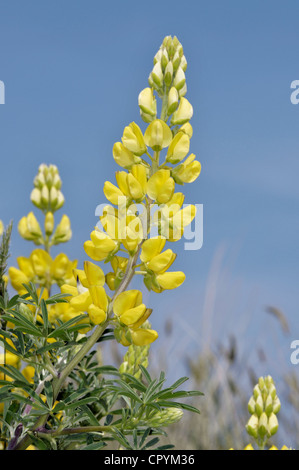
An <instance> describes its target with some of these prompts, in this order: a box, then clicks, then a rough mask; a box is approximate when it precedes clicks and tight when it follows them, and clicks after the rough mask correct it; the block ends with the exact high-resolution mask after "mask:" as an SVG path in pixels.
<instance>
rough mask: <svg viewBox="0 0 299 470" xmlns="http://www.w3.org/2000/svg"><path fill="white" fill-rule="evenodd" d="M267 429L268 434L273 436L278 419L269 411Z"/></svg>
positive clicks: (276, 429) (276, 428)
mask: <svg viewBox="0 0 299 470" xmlns="http://www.w3.org/2000/svg"><path fill="white" fill-rule="evenodd" d="M268 431H269V434H270V436H274V434H276V433H277V431H278V419H277V417H276V415H275V414H274V413H271V414H270V416H269V420H268Z"/></svg>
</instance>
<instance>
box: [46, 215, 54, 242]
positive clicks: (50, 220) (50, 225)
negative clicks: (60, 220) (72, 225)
mask: <svg viewBox="0 0 299 470" xmlns="http://www.w3.org/2000/svg"><path fill="white" fill-rule="evenodd" d="M53 230H54V216H53V213H52V212H47V214H46V217H45V233H46V235H48V236H49V235H52V233H53Z"/></svg>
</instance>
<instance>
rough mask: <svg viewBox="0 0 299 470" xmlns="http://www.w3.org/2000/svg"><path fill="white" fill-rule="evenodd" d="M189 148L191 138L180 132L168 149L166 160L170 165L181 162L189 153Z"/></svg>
mask: <svg viewBox="0 0 299 470" xmlns="http://www.w3.org/2000/svg"><path fill="white" fill-rule="evenodd" d="M189 148H190V139H189V136H188V135H187V134H185V133H184V132H178V133H177V134H176V135H175V136H174V138H173V139H172V141H171V143H170V145H169V147H168V151H167V156H166V160H167V161H168V162H170V163H178V162H180V161H181V160H183V158H185V156H186V155H187V153H188V152H189Z"/></svg>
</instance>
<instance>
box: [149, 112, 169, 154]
mask: <svg viewBox="0 0 299 470" xmlns="http://www.w3.org/2000/svg"><path fill="white" fill-rule="evenodd" d="M171 140H172V132H171V130H170V128H169V127H168V125H167V124H166V123H165V122H164V121H162V120H161V119H155V120H154V121H153V122H151V124H150V125H149V126H148V128H147V129H146V131H145V134H144V141H145V143H146V145H148V146H149V147H151V148H152V149H153V150H155V151H159V150H161V149H163V148H165V147H167V146H168V145H169V144H170V142H171Z"/></svg>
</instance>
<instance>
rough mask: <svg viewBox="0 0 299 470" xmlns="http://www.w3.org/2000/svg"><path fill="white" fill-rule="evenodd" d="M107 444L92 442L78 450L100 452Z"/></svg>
mask: <svg viewBox="0 0 299 470" xmlns="http://www.w3.org/2000/svg"><path fill="white" fill-rule="evenodd" d="M106 445H107V444H106V443H105V442H102V441H100V442H94V443H93V444H89V445H88V446H85V447H81V448H80V449H79V450H100V449H102V448H103V447H105V446H106Z"/></svg>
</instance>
